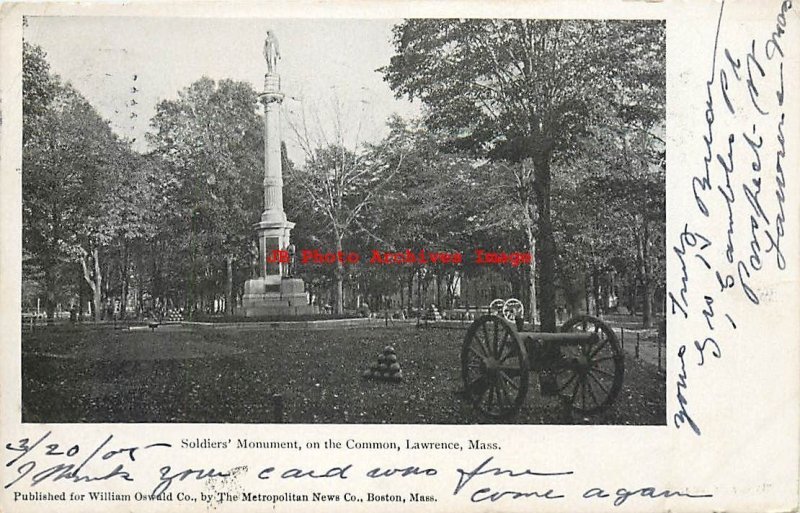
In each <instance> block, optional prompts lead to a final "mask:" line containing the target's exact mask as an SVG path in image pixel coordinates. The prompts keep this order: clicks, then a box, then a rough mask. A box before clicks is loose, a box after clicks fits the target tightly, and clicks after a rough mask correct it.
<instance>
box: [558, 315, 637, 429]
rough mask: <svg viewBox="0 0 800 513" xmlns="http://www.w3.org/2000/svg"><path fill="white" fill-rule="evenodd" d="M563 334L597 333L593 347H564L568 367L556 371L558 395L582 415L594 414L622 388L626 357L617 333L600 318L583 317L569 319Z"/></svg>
mask: <svg viewBox="0 0 800 513" xmlns="http://www.w3.org/2000/svg"><path fill="white" fill-rule="evenodd" d="M561 331H562V332H569V331H573V332H574V331H584V332H590V333H591V332H594V333H596V334H597V336H598V338H599V340H598V342H596V343H592V344H579V345H574V346H572V345H561V346H560V347H559V348H560V350H561V355H562V356H563V358H564V361H565V362H567V364H566V365H564V366H561V367H560V368H559V369H558V370H557V371H556V383H557V385H558V393H559V394H561V395H563V396H566V397H568V398H570V401H571V402H572V407H573V408H574V409H575V410H576V411H578V412H581V413H586V414H594V413H599V412H601V411H603V410H605V409H606V408H608V407H609V406H610V405H611V403H613V402H614V399H615V398H616V397H617V395H618V394H619V392H620V390H621V389H622V379H623V375H624V373H625V356H624V354H623V352H622V348H621V347H620V345H619V342H618V341H617V335H616V334H615V333H614V330H612V329H611V327H609V326H608V324H606V323H604V322H603V321H601V320H600V319H598V318H596V317H592V316H589V315H580V316H578V317H573V318H572V319H570V320H568V321H567V322H566V323H564V325H563V326H562V327H561Z"/></svg>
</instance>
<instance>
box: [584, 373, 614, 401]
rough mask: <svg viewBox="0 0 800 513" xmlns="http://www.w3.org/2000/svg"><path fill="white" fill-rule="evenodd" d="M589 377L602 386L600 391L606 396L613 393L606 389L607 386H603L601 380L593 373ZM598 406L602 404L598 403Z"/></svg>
mask: <svg viewBox="0 0 800 513" xmlns="http://www.w3.org/2000/svg"><path fill="white" fill-rule="evenodd" d="M609 375H610V374H609ZM589 377H590V378H592V379H593V380H594V381H595V383H597V384H598V385H599V386H600V389H601V390H602V391H603V392H604V393H605V394H606V396H607V395H609V394H610V393H611V392H610V391H609V389H608V388H606V387H605V385H603V382H602V381H600V380H599V379H597V376H595V375H594V374H593V373H592V372H590V373H589ZM597 404H600V403H597Z"/></svg>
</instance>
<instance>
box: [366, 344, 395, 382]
mask: <svg viewBox="0 0 800 513" xmlns="http://www.w3.org/2000/svg"><path fill="white" fill-rule="evenodd" d="M361 376H362V377H363V378H365V379H380V380H383V381H402V379H403V370H402V369H401V368H400V363H399V362H398V361H397V353H396V352H395V350H394V348H393V347H392V346H386V347H384V348H383V352H382V353H381V354H379V355H378V363H376V364H374V365H372V367H370V368H369V369H367V370H365V371H364V372H362V373H361Z"/></svg>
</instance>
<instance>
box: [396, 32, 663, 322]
mask: <svg viewBox="0 0 800 513" xmlns="http://www.w3.org/2000/svg"><path fill="white" fill-rule="evenodd" d="M663 35H664V25H663V23H661V22H649V21H647V22H638V21H637V22H628V21H565V20H498V19H481V20H440V19H427V20H407V21H405V22H404V23H402V24H400V25H398V26H397V27H395V29H394V45H395V51H396V54H395V55H394V56H393V57H392V59H391V61H390V64H389V66H387V67H386V68H384V69H383V70H382V71H383V73H384V78H385V80H387V81H388V82H389V84H390V86H391V87H392V89H394V90H395V92H396V94H397V95H398V96H403V95H406V96H408V97H409V98H410V99H413V98H419V99H420V100H421V101H422V102H423V103H424V104H425V105H426V106H427V108H428V114H429V115H428V118H427V120H428V123H429V125H430V126H431V127H433V128H440V129H447V130H450V131H451V133H452V134H453V137H452V139H453V145H454V146H455V147H458V148H462V149H465V150H468V151H471V152H473V153H476V154H479V155H485V156H488V157H490V158H492V159H496V160H506V161H509V162H510V163H522V162H524V161H528V162H529V165H530V166H532V169H533V183H532V191H531V192H532V194H533V201H534V202H535V204H536V212H537V226H536V234H537V240H538V254H537V256H538V259H539V266H540V279H541V282H540V285H541V286H540V291H541V294H540V301H541V316H542V329H544V330H546V331H554V330H555V245H554V236H553V227H552V221H551V205H550V187H551V170H550V168H551V163H552V161H553V159H554V157H556V156H559V155H562V156H563V155H566V154H568V153H569V152H570V151H572V150H574V148H575V143H576V141H577V138H578V137H579V136H580V135H582V134H584V133H585V132H586V130H587V127H588V126H590V125H591V124H592V122H593V116H594V110H595V105H596V104H598V103H603V98H604V97H608V96H612V95H613V94H615V93H616V92H617V91H618V90H619V89H626V88H628V87H632V86H631V84H628V83H627V79H628V78H631V77H630V76H629V75H628V74H625V73H621V72H620V70H625V69H626V68H628V67H637V66H641V64H642V63H643V62H647V60H648V59H650V58H651V57H652V58H657V55H656V54H657V53H658V52H659V51H663V50H660V48H661V46H662V45H660V43H661V42H663ZM640 40H647V41H650V40H652V41H653V44H639V45H636V44H630V43H631V41H640ZM662 62H663V61H662Z"/></svg>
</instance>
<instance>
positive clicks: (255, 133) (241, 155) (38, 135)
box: [21, 16, 667, 425]
mask: <svg viewBox="0 0 800 513" xmlns="http://www.w3.org/2000/svg"><path fill="white" fill-rule="evenodd" d="M23 39H24V42H23V54H22V72H23V75H22V115H23V119H22V121H23V123H22V128H23V140H22V168H21V173H22V257H21V258H22V282H21V288H22V296H21V297H22V304H21V328H22V352H21V353H22V364H21V365H22V366H21V375H22V383H21V389H22V408H21V416H22V419H21V420H22V422H26V423H147V422H156V423H236V424H241V423H255V424H268V423H301V424H315V423H333V424H350V423H357V424H475V423H519V424H595V425H598V424H599V425H606V424H613V425H664V424H666V422H667V419H666V411H665V401H666V394H667V392H666V384H665V373H666V370H665V369H666V320H665V308H666V305H667V296H666V261H665V260H666V241H665V223H666V198H665V196H666V193H665V182H666V173H667V166H666V153H667V147H666V146H667V145H666V143H665V130H666V114H665V113H666V61H665V55H666V24H665V22H664V21H663V20H657V19H656V20H652V19H651V20H610V19H609V20H603V19H599V20H577V19H504V18H488V19H469V18H466V19H445V18H438V19H437V18H416V19H396V20H393V19H333V18H331V19H225V18H168V17H157V18H144V17H113V16H97V17H83V16H82V17H74V16H27V17H25V19H24V21H23Z"/></svg>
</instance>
